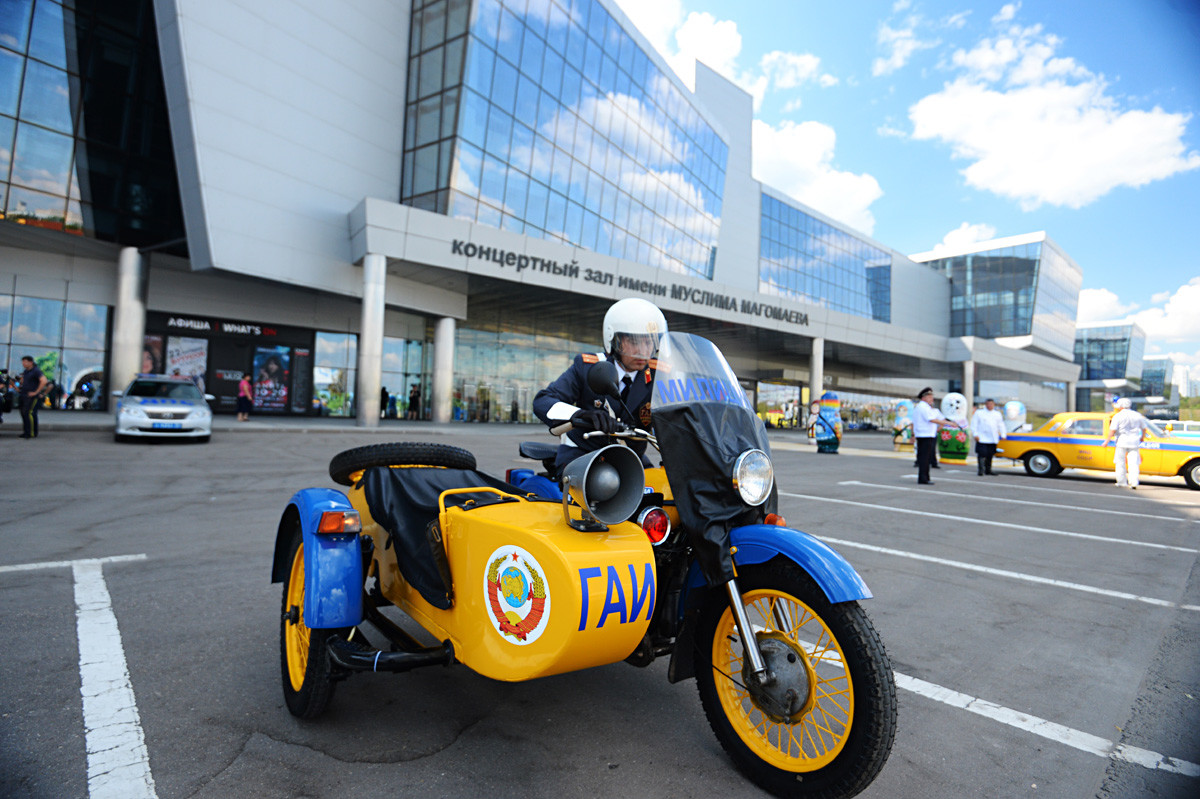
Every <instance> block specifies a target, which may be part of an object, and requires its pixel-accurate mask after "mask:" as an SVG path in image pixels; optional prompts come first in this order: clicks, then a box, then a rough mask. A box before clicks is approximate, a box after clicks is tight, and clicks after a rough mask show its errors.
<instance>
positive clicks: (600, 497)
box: [587, 462, 621, 503]
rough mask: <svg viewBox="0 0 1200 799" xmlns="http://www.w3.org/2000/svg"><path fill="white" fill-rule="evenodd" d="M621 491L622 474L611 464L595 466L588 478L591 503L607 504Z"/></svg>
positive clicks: (588, 496) (589, 500) (588, 494)
mask: <svg viewBox="0 0 1200 799" xmlns="http://www.w3.org/2000/svg"><path fill="white" fill-rule="evenodd" d="M620 490H621V474H620V472H618V471H617V467H615V466H613V465H612V464H611V463H604V462H601V463H597V464H594V465H593V466H592V468H591V470H590V471H589V472H588V476H587V498H588V502H589V503H595V502H606V501H607V500H610V499H612V498H613V497H615V496H616V495H617V492H618V491H620Z"/></svg>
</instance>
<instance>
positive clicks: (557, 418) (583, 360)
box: [533, 352, 654, 472]
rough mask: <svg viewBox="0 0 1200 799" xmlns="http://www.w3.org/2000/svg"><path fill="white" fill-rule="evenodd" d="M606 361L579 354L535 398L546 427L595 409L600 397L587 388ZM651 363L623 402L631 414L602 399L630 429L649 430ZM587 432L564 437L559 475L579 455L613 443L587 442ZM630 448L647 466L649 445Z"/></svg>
mask: <svg viewBox="0 0 1200 799" xmlns="http://www.w3.org/2000/svg"><path fill="white" fill-rule="evenodd" d="M606 360H608V358H607V357H606V356H605V354H604V353H590V352H589V353H584V354H582V355H576V356H575V360H574V361H573V362H572V363H571V366H570V368H568V369H567V371H565V372H563V373H562V374H561V375H559V377H558V379H557V380H555V381H554V382H553V383H551V384H550V385H548V386H546V387H545V388H544V389H542V390H541V391H539V392H538V393H537V396H536V397H534V398H533V412H534V413H535V414H536V415H537V417H538V418H539V419H541V420H542V421H543V422H545V423H546V426H548V427H557V426H558V425H560V424H562V423H563V422H566V421H568V420H569V419H570V418H571V416H572V415H573V414H574V413H575V411H578V410H580V409H584V408H588V409H590V408H593V407H595V402H596V400H597V399H598V397H597V395H596V393H595V392H593V391H592V389H591V388H590V387H589V386H588V382H587V373H588V368H589V367H590V366H591V365H592V364H594V363H597V362H598V361H606ZM650 364H651V366H650V367H647V368H646V369H643V370H642V371H640V372H638V373H636V374H635V375H633V383H632V384H631V385H630V387H629V395H628V397H627V398H626V399H625V403H624V404H625V407H626V408H628V409H629V412H628V413H627V412H626V411H625V410H624V409H623V408H621V404H620V403H618V402H617V401H616V400H614V399H608V398H605V399H604V400H603V402H604V407H606V408H608V411H609V413H610V414H611V415H613V416H615V417H617V418H618V419H620V420H621V421H623V422H624V423H625V424H626V425H627V426H629V427H640V428H642V429H643V430H649V429H650V395H651V393H652V392H653V389H654V369H653V366H654V361H651V362H650ZM586 432H587V431H586V430H577V429H572V430H571V431H570V432H568V433H566V434H564V435H563V437H562V444H561V445H560V446H559V448H558V457H557V458H556V460H555V466H556V468H557V469H558V470H559V472H561V471H562V467H563V466H565V465H566V464H568V463H570V462H571V461H572V460H574V459H575V458H578V457H579V456H580V455H583V454H584V453H587V452H593V451H595V450H598V449H600V448H601V447H604V446H606V445H608V444H610V443H612V442H611V441H610V440H609V439H608V438H607V437H605V436H594V437H592V438H587V439H585V438H584V437H583V434H584V433H586ZM629 445H630V446H631V447H632V448H633V450H634V452H636V453H637V454H638V455H640V456H642V462H643V464H644V463H646V457H645V451H646V442H645V441H631V442H629Z"/></svg>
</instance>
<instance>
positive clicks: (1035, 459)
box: [1025, 452, 1062, 477]
mask: <svg viewBox="0 0 1200 799" xmlns="http://www.w3.org/2000/svg"><path fill="white" fill-rule="evenodd" d="M1061 471H1062V466H1059V464H1058V460H1057V459H1056V458H1055V457H1054V456H1053V455H1051V454H1050V453H1049V452H1031V453H1029V454H1028V455H1026V456H1025V473H1026V474H1031V475H1033V476H1034V477H1054V476H1055V475H1057V474H1058V473H1059V472H1061Z"/></svg>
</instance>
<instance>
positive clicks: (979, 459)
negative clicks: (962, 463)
mask: <svg viewBox="0 0 1200 799" xmlns="http://www.w3.org/2000/svg"><path fill="white" fill-rule="evenodd" d="M971 435H972V436H974V437H975V460H976V463H977V464H978V467H979V468H978V472H977V474H978V475H980V476H982V475H985V474H990V475H992V476H995V474H996V473H995V472H993V471H992V458H994V457H995V456H996V445H997V444H999V443H1000V439H1002V438H1008V431H1006V430H1005V429H1004V417H1003V416H1002V415H1001V414H1000V411H998V410H996V401H995V400H994V399H992V398H991V397H988V399H987V402H985V403H984V406H983V407H982V408H980V409H979V410H977V411H975V414H974V415H973V416H972V417H971Z"/></svg>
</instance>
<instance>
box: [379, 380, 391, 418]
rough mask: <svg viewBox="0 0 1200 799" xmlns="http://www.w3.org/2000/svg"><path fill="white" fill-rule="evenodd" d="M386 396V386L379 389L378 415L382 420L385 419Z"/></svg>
mask: <svg viewBox="0 0 1200 799" xmlns="http://www.w3.org/2000/svg"><path fill="white" fill-rule="evenodd" d="M388 396H389V395H388V390H387V386H384V387H383V388H381V389H379V415H380V416H382V417H383V418H384V419H386V418H387V409H388Z"/></svg>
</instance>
